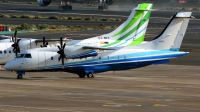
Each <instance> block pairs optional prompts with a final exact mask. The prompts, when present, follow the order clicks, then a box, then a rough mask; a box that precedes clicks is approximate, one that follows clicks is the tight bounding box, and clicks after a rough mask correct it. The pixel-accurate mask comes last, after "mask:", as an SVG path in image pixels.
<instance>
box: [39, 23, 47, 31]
mask: <svg viewBox="0 0 200 112" xmlns="http://www.w3.org/2000/svg"><path fill="white" fill-rule="evenodd" d="M37 28H38V29H39V30H45V29H47V28H49V25H48V24H38V25H37Z"/></svg>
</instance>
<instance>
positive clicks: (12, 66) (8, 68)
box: [3, 61, 16, 70]
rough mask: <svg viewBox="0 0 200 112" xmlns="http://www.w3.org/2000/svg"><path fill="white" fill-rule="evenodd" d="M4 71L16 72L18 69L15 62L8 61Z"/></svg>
mask: <svg viewBox="0 0 200 112" xmlns="http://www.w3.org/2000/svg"><path fill="white" fill-rule="evenodd" d="M3 68H4V69H6V70H14V69H15V68H16V65H15V64H14V63H13V61H8V62H7V63H6V64H5V65H4V66H3Z"/></svg>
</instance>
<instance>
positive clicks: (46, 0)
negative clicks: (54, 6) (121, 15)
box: [37, 0, 114, 10]
mask: <svg viewBox="0 0 200 112" xmlns="http://www.w3.org/2000/svg"><path fill="white" fill-rule="evenodd" d="M51 1H52V0H37V3H38V4H39V5H40V6H42V7H45V6H48V5H49V4H51ZM61 1H62V2H66V3H67V2H70V1H71V2H76V3H87V4H89V3H92V2H95V3H96V2H97V0H61ZM98 2H99V6H98V9H99V10H103V9H108V6H110V5H112V4H113V2H114V0H98ZM60 5H61V4H60ZM66 7H68V8H69V9H70V10H72V6H71V5H70V4H67V5H66ZM68 8H67V9H68ZM59 9H60V7H59Z"/></svg>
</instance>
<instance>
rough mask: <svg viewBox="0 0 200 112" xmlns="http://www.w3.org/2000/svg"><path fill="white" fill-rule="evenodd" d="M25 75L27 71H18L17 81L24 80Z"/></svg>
mask: <svg viewBox="0 0 200 112" xmlns="http://www.w3.org/2000/svg"><path fill="white" fill-rule="evenodd" d="M23 75H25V71H17V79H23Z"/></svg>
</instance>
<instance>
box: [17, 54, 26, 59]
mask: <svg viewBox="0 0 200 112" xmlns="http://www.w3.org/2000/svg"><path fill="white" fill-rule="evenodd" d="M23 57H24V54H18V55H17V56H16V58H23Z"/></svg>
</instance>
